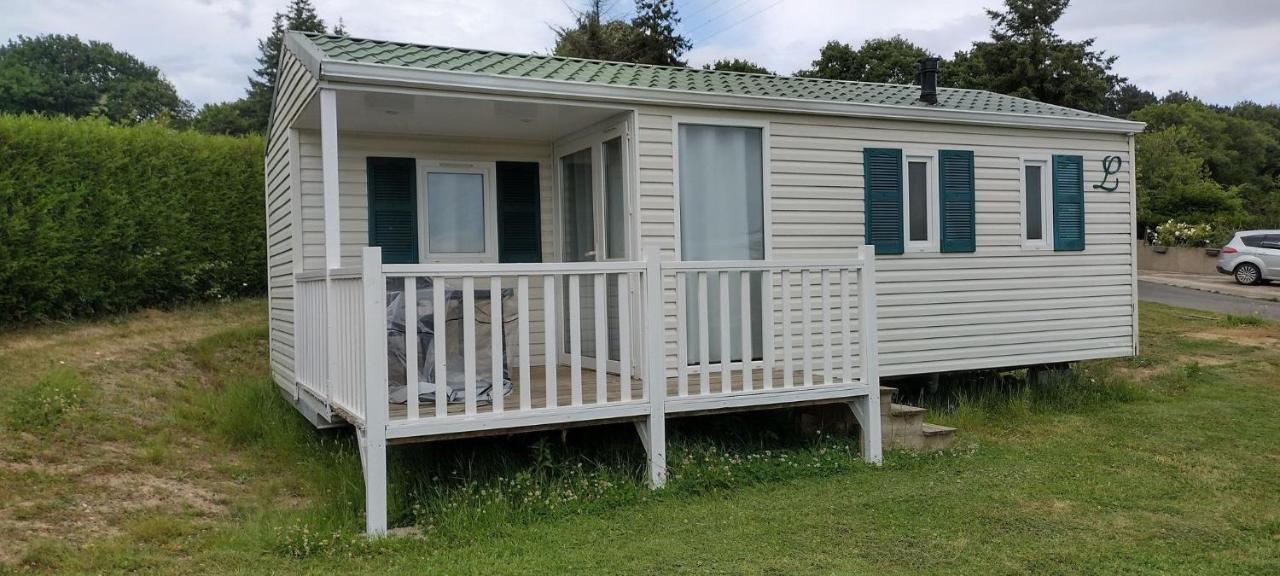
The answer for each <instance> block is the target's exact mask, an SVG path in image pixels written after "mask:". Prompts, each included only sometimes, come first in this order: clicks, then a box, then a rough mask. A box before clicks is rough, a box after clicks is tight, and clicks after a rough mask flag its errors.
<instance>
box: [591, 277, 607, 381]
mask: <svg viewBox="0 0 1280 576" xmlns="http://www.w3.org/2000/svg"><path fill="white" fill-rule="evenodd" d="M592 285H593V287H594V288H595V300H596V301H595V305H596V314H595V316H596V318H595V320H596V322H595V330H596V404H603V403H605V402H607V401H608V400H609V388H608V385H609V379H608V378H609V314H608V309H609V306H608V304H609V275H608V274H596V276H595V279H594V280H593V281H592Z"/></svg>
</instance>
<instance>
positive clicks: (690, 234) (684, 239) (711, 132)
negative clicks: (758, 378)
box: [677, 124, 765, 362]
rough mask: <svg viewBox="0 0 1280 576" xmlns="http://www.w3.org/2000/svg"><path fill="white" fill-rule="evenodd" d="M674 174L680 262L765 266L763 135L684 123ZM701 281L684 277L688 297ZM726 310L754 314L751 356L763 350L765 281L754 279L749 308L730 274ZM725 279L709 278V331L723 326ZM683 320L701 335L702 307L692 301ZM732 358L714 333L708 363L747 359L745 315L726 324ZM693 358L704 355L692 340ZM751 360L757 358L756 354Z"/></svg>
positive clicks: (761, 131)
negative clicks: (724, 352)
mask: <svg viewBox="0 0 1280 576" xmlns="http://www.w3.org/2000/svg"><path fill="white" fill-rule="evenodd" d="M677 132H678V141H677V145H678V147H679V153H678V162H679V163H678V165H677V170H678V172H679V175H678V183H679V190H678V195H679V221H680V258H681V260H685V261H696V260H763V259H764V257H765V229H764V222H765V216H764V150H765V147H764V129H763V128H759V127H751V126H720V125H707V124H680V125H679V130H678V131H677ZM695 276H696V275H693V274H690V275H688V277H687V281H688V282H690V284H688V285H687V286H688V288H689V292H688V293H689V294H697V293H698V292H697V287H696V284H694V283H693V282H694V281H695V280H696V278H695ZM728 281H729V286H728V293H729V303H728V309H729V310H731V311H738V310H741V309H742V307H743V306H748V307H749V308H750V315H751V330H752V334H751V346H752V350H753V351H756V352H757V354H758V353H759V351H761V350H763V345H762V344H761V332H760V325H761V316H760V293H761V286H760V276H759V275H758V274H753V275H751V276H750V279H749V282H750V284H751V287H750V289H751V298H752V302H749V303H744V302H742V288H741V286H740V277H739V275H738V274H730V275H728ZM719 282H720V278H719V276H718V275H714V274H713V275H709V276H708V278H707V295H708V298H707V317H708V322H709V323H710V325H711V326H715V325H718V324H719V322H720V301H719V298H720V296H719V295H720V291H721V289H720V286H719ZM688 306H689V308H688V309H687V311H686V315H685V317H686V318H687V319H688V321H689V322H691V324H689V330H690V333H691V334H696V333H697V332H696V330H697V329H696V324H693V322H696V320H697V318H698V317H699V316H698V309H697V300H696V299H690V300H689V302H688ZM728 324H729V326H730V328H729V334H730V335H731V336H730V341H729V346H728V348H729V354H730V358H727V359H722V358H721V357H720V334H719V331H718V330H711V331H710V334H709V340H708V345H707V350H706V352H707V356H708V358H709V361H711V362H720V361H722V360H726V361H740V360H742V355H743V350H742V338H741V333H742V330H743V326H742V315H741V314H740V313H736V312H731V313H730V317H729V319H728ZM688 345H689V348H688V354H689V355H688V357H689V358H690V359H697V358H699V357H700V356H699V354H700V353H701V352H702V351H701V350H700V349H699V348H698V345H699V342H698V339H697V338H690V339H689V344H688ZM753 355H754V354H753Z"/></svg>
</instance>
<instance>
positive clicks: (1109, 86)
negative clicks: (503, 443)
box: [947, 0, 1125, 113]
mask: <svg viewBox="0 0 1280 576" xmlns="http://www.w3.org/2000/svg"><path fill="white" fill-rule="evenodd" d="M1069 3H1070V0H1005V10H1004V11H1003V12H1001V11H997V10H988V11H987V15H988V16H989V17H990V18H991V20H992V26H991V40H990V41H989V42H974V43H973V46H972V48H971V49H970V50H968V51H960V52H957V53H956V54H955V57H954V59H953V62H952V63H951V65H950V66H949V67H948V70H947V72H948V76H949V78H948V83H951V84H954V85H956V86H959V87H961V88H976V89H981V90H991V91H994V92H999V93H1002V94H1009V95H1012V96H1017V97H1020V98H1028V99H1031V100H1038V101H1041V102H1047V103H1049V104H1057V105H1059V106H1067V107H1069V108H1076V109H1079V110H1086V111H1089V112H1097V113H1102V112H1105V111H1106V109H1107V98H1108V95H1110V94H1115V93H1117V92H1118V91H1119V89H1120V86H1121V85H1123V84H1124V82H1125V79H1124V78H1122V77H1120V76H1118V75H1116V74H1114V73H1112V72H1111V67H1112V65H1113V64H1114V63H1115V61H1116V57H1115V56H1108V55H1107V54H1106V52H1105V51H1101V50H1094V49H1093V43H1094V39H1093V38H1089V39H1087V40H1082V41H1078V42H1070V41H1067V40H1064V39H1063V38H1062V37H1060V36H1058V34H1057V32H1055V31H1054V29H1053V25H1054V24H1055V23H1056V22H1057V21H1058V19H1059V18H1061V17H1062V14H1063V12H1064V11H1066V9H1067V6H1068V4H1069Z"/></svg>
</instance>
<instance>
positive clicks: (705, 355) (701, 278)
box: [698, 271, 711, 394]
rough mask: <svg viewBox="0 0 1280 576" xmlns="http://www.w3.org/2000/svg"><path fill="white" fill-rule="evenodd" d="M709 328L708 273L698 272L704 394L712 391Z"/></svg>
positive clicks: (701, 385) (700, 358)
mask: <svg viewBox="0 0 1280 576" xmlns="http://www.w3.org/2000/svg"><path fill="white" fill-rule="evenodd" d="M708 332H709V328H708V326H707V273H706V272H705V271H699V272H698V359H699V361H700V367H699V369H700V377H699V380H698V387H699V390H700V391H701V393H702V394H710V393H711V352H710V350H708V349H709V348H710V347H711V343H710V342H708V340H710V338H709V337H708Z"/></svg>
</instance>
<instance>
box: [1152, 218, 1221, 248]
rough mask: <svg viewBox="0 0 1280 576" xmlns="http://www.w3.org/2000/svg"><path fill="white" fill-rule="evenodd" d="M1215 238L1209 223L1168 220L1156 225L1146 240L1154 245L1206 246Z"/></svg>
mask: <svg viewBox="0 0 1280 576" xmlns="http://www.w3.org/2000/svg"><path fill="white" fill-rule="evenodd" d="M1215 238H1216V235H1215V230H1214V227H1213V226H1211V225H1209V224H1187V223H1185V222H1174V221H1173V220H1169V221H1168V222H1165V223H1164V224H1159V225H1157V226H1156V229H1155V231H1153V232H1151V234H1150V237H1149V238H1148V241H1150V242H1151V244H1153V245H1155V246H1196V247H1199V246H1207V245H1208V244H1209V243H1210V242H1211V241H1213V240H1214V239H1215Z"/></svg>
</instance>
